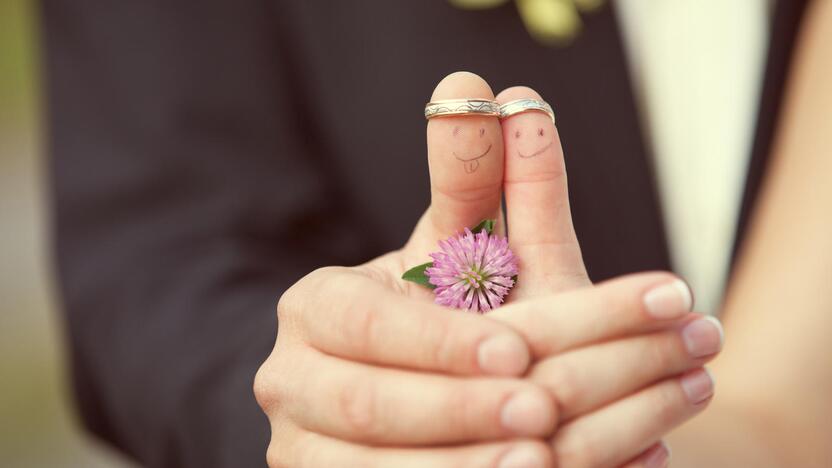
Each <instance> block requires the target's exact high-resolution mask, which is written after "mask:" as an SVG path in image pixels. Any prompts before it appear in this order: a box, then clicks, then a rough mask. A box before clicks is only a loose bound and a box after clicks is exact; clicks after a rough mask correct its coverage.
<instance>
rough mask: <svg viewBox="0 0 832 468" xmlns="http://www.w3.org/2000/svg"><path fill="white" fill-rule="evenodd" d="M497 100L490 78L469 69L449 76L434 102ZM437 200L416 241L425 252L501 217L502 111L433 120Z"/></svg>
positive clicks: (430, 143) (430, 135)
mask: <svg viewBox="0 0 832 468" xmlns="http://www.w3.org/2000/svg"><path fill="white" fill-rule="evenodd" d="M466 98H478V99H494V94H493V92H492V91H491V88H490V87H489V86H488V83H486V82H485V80H483V79H482V78H480V77H479V76H477V75H475V74H473V73H468V72H456V73H452V74H450V75H448V76H447V77H445V78H444V79H443V80H442V81H440V82H439V84H438V85H437V86H436V89H435V90H434V91H433V95H432V96H431V101H432V102H433V101H440V100H446V99H466ZM427 147H428V166H429V167H430V189H431V203H430V208H429V209H428V212H427V215H426V216H425V217H424V219H423V222H420V223H419V225H418V226H417V229H416V231H415V232H414V235H413V238H412V239H411V242H410V246H412V247H414V248H415V250H416V251H418V253H419V254H420V255H422V256H424V255H425V254H426V253H427V252H429V251H431V250H435V247H436V241H437V240H439V239H444V238H447V237H449V236H450V235H452V234H454V233H457V232H459V231H461V230H462V229H463V228H465V227H473V226H475V225H476V224H477V223H479V222H480V221H482V220H483V219H497V220H498V221H499V222H500V224H502V220H501V219H500V218H501V217H502V216H501V215H500V204H501V197H502V183H503V140H502V132H501V130H500V122H499V119H498V118H497V117H496V116H477V115H458V116H444V117H434V118H432V119H430V120H429V121H428V124H427Z"/></svg>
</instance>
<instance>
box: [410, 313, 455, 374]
mask: <svg viewBox="0 0 832 468" xmlns="http://www.w3.org/2000/svg"><path fill="white" fill-rule="evenodd" d="M421 323H422V337H423V338H424V341H422V340H420V342H427V343H431V345H430V347H429V348H428V349H429V353H430V356H429V358H430V360H431V361H432V364H433V366H432V367H436V368H437V369H441V370H449V369H451V368H453V367H454V366H455V365H458V364H459V362H460V360H459V359H457V358H458V356H457V354H456V348H457V344H458V343H459V337H458V336H457V335H456V334H454V333H451V325H450V323H448V321H447V320H423V321H422V322H421Z"/></svg>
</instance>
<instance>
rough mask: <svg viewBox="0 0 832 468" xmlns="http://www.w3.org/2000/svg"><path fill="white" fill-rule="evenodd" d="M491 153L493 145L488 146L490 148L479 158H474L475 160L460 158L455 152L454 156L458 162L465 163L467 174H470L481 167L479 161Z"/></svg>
mask: <svg viewBox="0 0 832 468" xmlns="http://www.w3.org/2000/svg"><path fill="white" fill-rule="evenodd" d="M489 151H491V145H488V148H486V149H485V151H483V152H482V154H480V155H479V156H474V157H473V158H467V159H466V158H460V157H459V156H458V155H457V154H456V151H454V152H453V155H454V158H456V160H457V161H462V162H463V163H465V172H467V173H468V174H470V173H472V172H474V171H476V170H477V168H479V167H480V162H479V161H478V159H480V158H482V157H484V156H485V155H486V154H488V152H489Z"/></svg>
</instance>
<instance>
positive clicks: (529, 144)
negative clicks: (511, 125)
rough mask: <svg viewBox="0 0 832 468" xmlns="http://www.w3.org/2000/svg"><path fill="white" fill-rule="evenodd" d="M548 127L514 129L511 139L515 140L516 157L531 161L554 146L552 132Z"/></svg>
mask: <svg viewBox="0 0 832 468" xmlns="http://www.w3.org/2000/svg"><path fill="white" fill-rule="evenodd" d="M550 127H551V126H542V125H538V126H527V127H523V128H517V129H515V130H514V132H513V134H512V135H511V138H513V139H514V140H515V142H514V143H515V145H516V148H517V155H518V156H520V157H521V158H523V159H531V158H536V157H537V156H540V155H542V154H544V153H545V152H546V151H547V150H548V149H549V148H551V147H552V146H553V145H554V144H555V138H554V131H553V130H552V129H551V128H550Z"/></svg>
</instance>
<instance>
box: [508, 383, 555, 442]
mask: <svg viewBox="0 0 832 468" xmlns="http://www.w3.org/2000/svg"><path fill="white" fill-rule="evenodd" d="M550 406H551V402H550V401H549V399H548V398H547V397H546V394H545V393H543V392H542V391H541V392H536V391H532V390H521V391H519V392H517V393H515V394H514V395H512V396H511V398H509V400H508V401H507V402H506V403H505V404H504V405H503V409H502V411H501V413H500V421H501V422H502V424H503V427H504V428H506V429H508V430H509V431H511V432H513V433H515V434H518V435H539V434H542V433H543V432H545V431H546V430H547V429H548V426H549V424H550V420H551V410H550V409H549V407H550Z"/></svg>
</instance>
